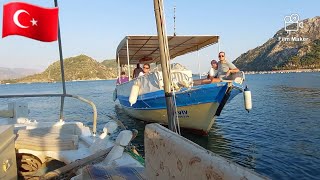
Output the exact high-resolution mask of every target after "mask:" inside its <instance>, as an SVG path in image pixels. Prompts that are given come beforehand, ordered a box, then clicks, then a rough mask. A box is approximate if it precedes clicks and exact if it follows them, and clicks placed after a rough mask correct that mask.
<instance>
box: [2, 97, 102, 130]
mask: <svg viewBox="0 0 320 180" xmlns="http://www.w3.org/2000/svg"><path fill="white" fill-rule="evenodd" d="M23 97H61V98H62V97H63V98H64V97H71V98H75V99H78V100H80V101H82V102H85V103H87V104H89V105H91V107H92V109H93V127H92V134H93V136H95V135H96V133H97V117H98V113H97V107H96V105H95V104H94V103H93V102H92V101H90V100H87V99H85V98H83V97H80V96H76V95H72V94H23V95H22V94H17V95H0V98H23Z"/></svg>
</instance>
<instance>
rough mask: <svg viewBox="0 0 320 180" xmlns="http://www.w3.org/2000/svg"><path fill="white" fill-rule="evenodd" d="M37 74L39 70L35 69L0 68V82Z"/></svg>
mask: <svg viewBox="0 0 320 180" xmlns="http://www.w3.org/2000/svg"><path fill="white" fill-rule="evenodd" d="M39 72H40V70H36V69H25V68H4V67H0V80H5V79H15V78H21V77H24V76H28V75H31V74H36V73H39Z"/></svg>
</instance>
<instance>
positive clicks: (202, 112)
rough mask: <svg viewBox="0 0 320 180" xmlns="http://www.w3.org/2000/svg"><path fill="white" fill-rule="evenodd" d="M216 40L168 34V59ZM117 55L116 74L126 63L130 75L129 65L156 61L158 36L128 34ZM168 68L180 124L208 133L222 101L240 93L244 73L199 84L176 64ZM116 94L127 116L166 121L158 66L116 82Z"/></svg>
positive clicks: (159, 121) (216, 39)
mask: <svg viewBox="0 0 320 180" xmlns="http://www.w3.org/2000/svg"><path fill="white" fill-rule="evenodd" d="M218 40H219V36H168V43H169V51H170V58H171V59H174V58H175V57H178V56H181V55H184V54H187V53H190V52H194V51H198V50H200V49H202V48H205V47H207V46H209V45H212V44H215V43H217V42H218ZM116 55H117V62H118V65H119V74H120V71H124V69H123V68H124V66H125V65H126V67H125V69H126V70H127V71H128V72H127V73H128V74H131V72H132V71H130V66H129V65H135V64H137V63H140V64H144V63H150V64H151V63H155V64H158V63H159V61H160V54H159V45H158V37H157V36H127V37H125V38H124V39H123V40H122V41H121V42H120V44H119V46H118V48H117V54H116ZM128 67H129V68H128ZM170 67H171V69H170V72H171V73H170V74H171V80H172V87H173V89H172V90H173V91H174V92H175V93H174V94H175V103H176V107H177V111H176V115H177V116H178V119H179V124H180V127H182V128H186V129H191V130H193V131H194V132H196V133H200V134H207V133H208V132H209V130H210V129H211V127H212V125H213V123H214V121H215V117H216V116H219V115H220V113H221V111H222V109H223V108H224V106H225V104H226V103H227V102H228V101H230V100H231V99H232V98H233V97H235V96H236V95H238V94H239V93H242V92H243V86H242V85H241V84H242V82H243V80H244V75H242V76H241V77H238V78H236V79H235V80H229V81H223V82H219V83H212V84H204V85H201V84H199V83H197V81H196V80H193V77H192V71H191V70H187V69H185V68H183V67H179V66H177V65H171V66H170ZM120 69H121V70H120ZM115 93H116V97H117V98H118V100H119V102H120V104H121V105H122V107H123V109H124V111H125V112H126V113H127V114H128V115H129V116H131V117H134V118H137V119H140V120H143V121H146V122H158V123H161V124H167V122H168V120H167V109H166V101H165V93H164V89H163V79H162V72H161V70H160V69H159V68H155V69H154V70H153V71H152V72H151V73H149V74H148V75H145V76H141V77H138V78H135V79H131V80H130V81H129V82H125V83H122V84H119V85H117V86H116V91H115Z"/></svg>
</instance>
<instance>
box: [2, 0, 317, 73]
mask: <svg viewBox="0 0 320 180" xmlns="http://www.w3.org/2000/svg"><path fill="white" fill-rule="evenodd" d="M7 2H11V1H8V0H0V4H1V8H0V16H1V24H0V26H1V27H0V31H1V32H2V14H3V9H2V7H3V4H5V3H7ZM24 2H28V3H32V4H36V5H39V6H43V7H53V6H54V0H25V1H24ZM58 4H59V18H60V27H61V36H62V48H63V57H64V58H67V57H72V56H77V55H80V54H85V55H88V56H90V57H92V58H94V59H96V60H97V61H102V60H105V59H114V58H115V51H116V48H117V46H118V44H119V43H120V41H121V40H122V39H123V38H124V37H125V36H126V35H156V34H157V31H156V22H155V17H154V9H153V0H135V1H132V0H116V1H110V0H91V1H89V0H64V1H62V0H58ZM174 6H176V33H177V35H219V36H220V50H222V51H225V52H226V57H227V59H228V60H229V61H233V60H235V59H236V58H237V57H238V56H240V55H241V54H242V53H245V52H247V51H248V50H250V49H253V48H255V47H257V46H260V45H262V44H263V43H264V42H266V41H267V40H268V39H270V38H272V36H273V35H274V34H275V33H276V32H277V31H278V30H279V29H281V28H283V27H284V17H285V16H287V15H291V14H292V13H298V14H299V16H300V19H306V18H312V17H315V16H319V15H320V11H319V7H320V1H319V0H281V1H279V0H265V1H261V0H259V1H258V0H246V1H238V0H224V1H217V0H216V1H214V0H164V8H165V16H166V28H167V34H168V35H172V34H173V9H174ZM217 54H218V46H217V45H213V46H210V47H208V48H206V49H203V50H201V51H199V54H198V53H193V54H188V55H185V56H181V57H178V58H176V59H175V60H174V61H173V62H178V63H181V64H183V65H185V66H186V67H187V68H189V69H191V70H192V71H193V72H194V73H197V72H199V69H198V63H199V62H200V67H201V69H200V72H205V71H207V70H208V69H209V67H210V64H209V62H210V61H211V60H212V59H218V58H217ZM58 59H59V51H58V43H57V42H51V43H43V42H39V41H35V40H32V39H28V38H25V37H21V36H8V37H5V38H1V39H0V67H7V68H31V69H38V70H44V69H45V68H46V67H47V66H49V65H50V64H51V63H53V62H54V61H57V60H58Z"/></svg>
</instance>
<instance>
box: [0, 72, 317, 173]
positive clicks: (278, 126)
mask: <svg viewBox="0 0 320 180" xmlns="http://www.w3.org/2000/svg"><path fill="white" fill-rule="evenodd" d="M246 78H247V79H246V81H245V84H247V85H248V87H249V88H250V90H251V92H252V99H253V109H252V110H251V112H250V113H247V112H246V111H245V109H244V105H243V97H242V94H239V95H238V96H237V97H235V98H234V99H233V100H232V101H231V102H230V103H229V104H227V105H226V106H225V108H224V109H223V111H222V113H221V116H220V117H217V119H216V122H215V123H214V124H213V127H212V129H211V131H210V133H209V136H207V137H202V136H196V135H192V134H188V133H185V132H184V133H183V136H185V137H187V138H188V139H190V140H192V141H194V142H195V143H197V144H199V145H201V146H202V147H204V148H206V149H209V150H210V151H212V152H214V153H217V154H219V155H221V156H223V157H225V158H227V159H229V160H232V161H234V162H236V163H238V164H240V165H243V166H245V167H247V168H250V169H253V170H254V171H256V172H258V173H260V174H263V175H266V176H268V177H270V178H272V179H320V168H319V167H320V73H288V74H255V75H247V77H246ZM66 87H67V92H68V93H69V94H74V95H79V96H82V97H84V98H86V99H89V100H92V101H93V102H94V103H95V104H96V106H97V110H98V131H99V132H101V131H102V128H103V126H104V124H105V123H106V122H108V121H109V120H110V117H109V116H113V117H117V118H118V119H120V120H121V121H122V122H123V123H124V125H125V126H127V127H128V129H137V130H138V131H139V135H138V137H137V138H136V139H135V140H134V142H133V143H134V144H135V145H136V147H137V148H138V150H139V152H140V153H142V154H143V130H144V126H145V123H144V122H142V121H139V120H136V119H133V118H130V117H128V116H127V115H126V114H125V113H124V112H123V110H122V108H121V106H120V105H119V103H118V102H113V100H112V92H113V90H114V87H115V81H113V80H110V81H80V82H67V83H66ZM39 93H43V94H47V93H62V85H61V83H58V82H57V83H32V84H9V85H4V84H2V85H0V94H1V95H5V94H39ZM12 101H22V102H28V105H29V109H30V119H36V120H37V121H57V120H58V119H59V111H60V110H59V108H60V98H57V97H54V98H53V97H44V98H14V99H0V109H1V110H2V109H6V108H7V104H8V102H12ZM65 103H66V104H65V111H64V115H65V120H66V121H68V120H76V121H81V122H83V123H84V124H87V125H89V126H92V118H93V113H92V108H91V107H90V106H89V105H87V104H85V103H83V102H81V101H78V100H76V99H72V98H66V100H65Z"/></svg>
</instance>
